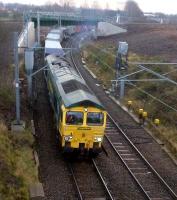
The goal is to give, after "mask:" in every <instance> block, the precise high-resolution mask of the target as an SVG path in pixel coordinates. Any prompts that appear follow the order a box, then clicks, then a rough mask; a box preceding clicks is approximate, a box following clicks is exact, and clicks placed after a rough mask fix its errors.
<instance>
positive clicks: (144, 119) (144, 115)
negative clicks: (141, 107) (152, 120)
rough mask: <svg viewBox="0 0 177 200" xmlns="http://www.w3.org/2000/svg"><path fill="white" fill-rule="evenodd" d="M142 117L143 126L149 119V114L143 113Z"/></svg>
mask: <svg viewBox="0 0 177 200" xmlns="http://www.w3.org/2000/svg"><path fill="white" fill-rule="evenodd" d="M142 116H143V124H144V122H145V121H146V118H147V116H148V114H147V112H145V111H144V112H143V113H142Z"/></svg>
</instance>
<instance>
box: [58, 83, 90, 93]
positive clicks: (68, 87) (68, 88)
mask: <svg viewBox="0 0 177 200" xmlns="http://www.w3.org/2000/svg"><path fill="white" fill-rule="evenodd" d="M62 87H63V90H64V91H65V93H66V94H68V93H70V92H74V91H76V90H84V91H85V92H88V93H90V91H89V89H88V87H87V86H86V85H84V84H82V83H80V82H78V81H76V80H70V81H66V82H64V83H62Z"/></svg>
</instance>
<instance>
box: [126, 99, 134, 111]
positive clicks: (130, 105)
mask: <svg viewBox="0 0 177 200" xmlns="http://www.w3.org/2000/svg"><path fill="white" fill-rule="evenodd" d="M132 103H133V102H132V101H128V102H127V104H128V110H130V109H131V107H132Z"/></svg>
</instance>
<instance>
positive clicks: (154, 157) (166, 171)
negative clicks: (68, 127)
mask: <svg viewBox="0 0 177 200" xmlns="http://www.w3.org/2000/svg"><path fill="white" fill-rule="evenodd" d="M75 37H76V38H75V39H73V43H74V45H76V46H77V45H78V44H77V43H78V41H79V38H78V36H75ZM75 41H77V42H75ZM75 56H77V59H76V64H77V66H78V68H79V70H80V72H81V74H82V76H83V77H84V79H85V81H86V82H87V84H88V85H89V87H90V88H91V89H92V90H93V91H94V93H95V94H96V95H97V97H98V98H99V99H100V100H101V102H102V103H103V105H104V106H105V108H106V110H108V111H109V113H110V114H111V116H112V117H113V118H114V120H115V121H116V123H118V124H119V125H120V127H121V128H122V130H123V131H124V132H125V133H126V134H127V136H128V137H129V138H130V139H131V141H132V142H133V143H134V144H135V146H136V147H137V148H138V149H139V151H140V152H141V153H142V154H143V155H144V157H145V158H146V159H147V160H148V161H149V162H150V163H151V165H152V166H153V167H154V168H155V169H156V171H157V172H158V173H159V174H160V175H161V176H162V177H163V179H164V180H165V181H166V182H167V183H168V185H169V186H170V187H171V188H172V189H173V191H174V192H175V193H177V181H176V180H177V167H176V165H175V164H174V162H173V161H172V160H171V158H170V157H169V156H168V155H167V153H166V152H165V151H164V150H163V148H162V147H161V146H160V145H159V144H157V142H156V141H155V140H153V138H152V137H151V136H150V135H149V134H148V133H147V132H146V131H145V130H144V129H143V128H142V127H141V126H139V125H138V124H137V123H136V122H135V121H134V120H133V119H132V118H131V117H130V116H129V115H128V114H127V113H126V112H125V111H123V110H122V109H121V107H119V106H118V105H117V104H116V103H115V102H113V101H112V100H111V99H110V98H109V96H108V95H107V94H106V93H105V91H104V90H103V88H102V87H101V85H100V84H99V81H98V80H95V79H94V78H93V77H92V76H91V75H90V74H89V73H88V71H87V70H86V69H85V68H83V67H82V61H81V58H80V56H79V55H78V54H77V53H75Z"/></svg>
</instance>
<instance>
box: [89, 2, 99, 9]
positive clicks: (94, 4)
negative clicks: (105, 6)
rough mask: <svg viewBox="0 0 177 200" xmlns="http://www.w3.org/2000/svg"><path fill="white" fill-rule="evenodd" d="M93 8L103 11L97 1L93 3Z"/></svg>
mask: <svg viewBox="0 0 177 200" xmlns="http://www.w3.org/2000/svg"><path fill="white" fill-rule="evenodd" d="M91 8H93V9H101V6H100V5H99V3H98V1H97V0H94V1H93V3H92V6H91Z"/></svg>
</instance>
